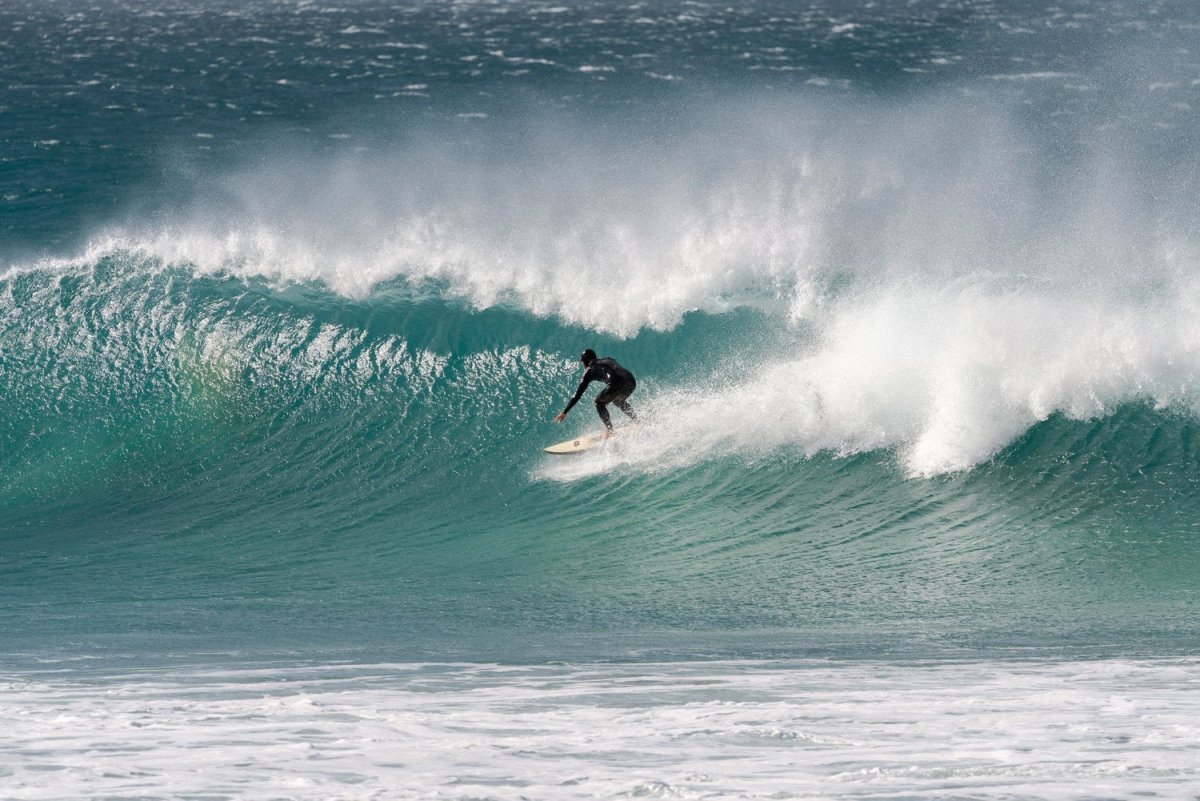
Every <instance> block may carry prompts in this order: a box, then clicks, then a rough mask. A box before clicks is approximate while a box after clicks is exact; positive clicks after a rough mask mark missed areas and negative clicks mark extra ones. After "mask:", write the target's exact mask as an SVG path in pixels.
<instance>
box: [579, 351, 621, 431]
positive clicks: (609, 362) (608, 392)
mask: <svg viewBox="0 0 1200 801" xmlns="http://www.w3.org/2000/svg"><path fill="white" fill-rule="evenodd" d="M593 381H603V382H604V383H605V384H606V385H607V386H606V387H605V389H604V391H603V392H601V393H600V394H599V395H597V396H596V414H598V415H600V420H601V421H603V423H604V427H605V428H607V429H608V430H609V431H612V421H611V420H609V419H608V404H610V403H611V404H614V405H615V406H616V407H617V408H618V409H620V410H621V411H623V412H625V414H627V415H629V416H630V417H631V418H633V419H634V420H636V419H637V415H635V414H634V413H633V409H632V408H631V407H630V405H629V404H628V403H626V402H625V399H626V398H628V397H629V396H630V395H631V394H633V391H634V390H635V389H637V381H636V380H635V379H634V377H633V373H631V372H629V371H628V370H626V369H625V368H624V367H622V366H621V365H619V364H617V362H616V360H615V359H607V358H606V359H596V360H595V361H594V362H592V363H591V365H589V366H588V369H587V372H586V373H584V374H583V380H582V381H580V382H579V389H577V390H575V397H573V398H571V402H570V403H568V404H567V408H565V409H563V412H562V413H563V414H566V413H567V412H569V411H571V407H572V406H574V405H575V404H576V403H578V402H579V399H580V398H582V397H583V391H584V390H585V389H587V386H588V384H590V383H592V382H593Z"/></svg>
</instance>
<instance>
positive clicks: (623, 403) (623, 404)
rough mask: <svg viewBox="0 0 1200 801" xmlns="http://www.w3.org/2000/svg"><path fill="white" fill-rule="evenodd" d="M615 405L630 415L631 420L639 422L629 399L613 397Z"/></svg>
mask: <svg viewBox="0 0 1200 801" xmlns="http://www.w3.org/2000/svg"><path fill="white" fill-rule="evenodd" d="M613 405H614V406H616V407H617V408H618V409H620V410H621V411H623V412H625V414H627V415H629V419H630V420H632V421H633V422H635V423H636V422H637V415H636V414H634V412H633V407H632V406H630V405H629V401H627V400H625V398H613Z"/></svg>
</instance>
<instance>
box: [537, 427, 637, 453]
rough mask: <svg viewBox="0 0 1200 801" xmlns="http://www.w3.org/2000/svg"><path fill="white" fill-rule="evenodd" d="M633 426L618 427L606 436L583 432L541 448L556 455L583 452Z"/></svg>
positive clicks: (630, 429) (631, 428)
mask: <svg viewBox="0 0 1200 801" xmlns="http://www.w3.org/2000/svg"><path fill="white" fill-rule="evenodd" d="M633 428H634V427H633V426H625V427H624V428H618V429H616V430H615V431H613V435H612V437H606V436H604V434H603V433H600V434H584V435H583V436H580V437H576V438H575V439H569V440H567V441H566V442H560V443H558V444H557V445H551V446H550V447H548V448H543V449H542V450H544V451H545V452H546V453H553V454H556V455H564V454H571V453H583V452H584V451H590V450H591V449H592V448H596V447H598V446H600V445H603V444H604V443H605V442H609V441H611V440H613V439H615V438H617V437H619V436H621V435H622V434H624V433H626V432H629V431H632V430H633Z"/></svg>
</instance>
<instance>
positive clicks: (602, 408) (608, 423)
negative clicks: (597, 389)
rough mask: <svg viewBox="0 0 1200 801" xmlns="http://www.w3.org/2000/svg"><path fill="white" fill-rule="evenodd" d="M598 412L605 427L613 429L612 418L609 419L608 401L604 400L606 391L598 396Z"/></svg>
mask: <svg viewBox="0 0 1200 801" xmlns="http://www.w3.org/2000/svg"><path fill="white" fill-rule="evenodd" d="M596 414H598V415H600V421H601V422H602V423H604V427H605V428H607V429H608V430H609V431H612V420H610V419H608V401H607V400H604V393H601V394H600V396H599V397H597V398H596Z"/></svg>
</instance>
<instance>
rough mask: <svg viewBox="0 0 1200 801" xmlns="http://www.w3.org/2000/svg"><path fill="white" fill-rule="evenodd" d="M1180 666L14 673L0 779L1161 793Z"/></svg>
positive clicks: (1183, 744)
mask: <svg viewBox="0 0 1200 801" xmlns="http://www.w3.org/2000/svg"><path fill="white" fill-rule="evenodd" d="M80 678H82V680H80ZM1198 678H1200V676H1198V669H1197V665H1196V664H1195V663H1194V662H1193V661H1188V660H1158V661H1135V662H1133V661H1123V660H1101V661H1084V662H1074V663H1072V662H1028V663H1020V662H1014V663H1006V662H999V663H987V662H984V663H978V664H946V665H938V664H927V665H886V664H853V663H851V664H842V665H838V664H827V663H817V662H795V663H783V664H762V663H753V662H729V663H707V664H706V663H696V664H661V665H654V664H650V665H627V666H620V665H583V666H570V667H562V666H557V667H556V666H543V667H536V666H533V667H520V666H513V667H500V666H465V665H464V666H452V665H391V666H388V665H377V666H350V665H340V666H327V667H314V668H287V667H278V668H268V669H265V670H229V671H219V672H208V673H206V672H204V671H197V670H173V671H171V673H170V675H167V674H165V673H164V674H156V673H154V672H153V671H143V672H141V673H139V674H135V675H125V676H121V675H117V676H111V677H99V678H95V677H89V676H83V677H79V678H77V677H76V676H74V675H73V674H72V673H66V674H63V675H59V676H53V677H50V678H46V677H37V678H33V679H32V681H27V680H24V679H23V678H22V677H12V678H10V679H8V680H7V681H4V682H0V687H2V688H3V690H4V692H3V693H2V694H0V712H3V714H4V719H5V720H6V721H7V724H6V738H5V740H4V747H3V748H0V775H3V776H4V777H5V781H4V784H5V796H6V797H7V798H11V799H14V801H16V799H26V800H27V801H39V800H40V799H49V798H84V797H99V796H103V797H118V796H120V797H127V796H137V797H139V798H181V797H214V796H219V797H222V798H231V799H269V798H290V799H297V800H298V801H299V800H300V799H328V798H340V799H358V798H361V799H410V798H411V799H418V798H431V797H446V798H482V797H487V798H493V799H514V801H515V799H593V798H604V799H608V798H619V797H626V796H634V797H639V796H649V797H683V798H700V797H703V798H713V799H723V798H729V799H734V798H811V797H822V798H863V797H868V796H871V797H874V796H887V797H897V796H905V797H923V798H961V797H984V796H993V795H997V796H1004V797H1012V798H1040V799H1060V798H1061V799H1068V798H1078V797H1080V796H1081V795H1086V796H1089V797H1092V796H1094V797H1106V798H1125V797H1130V796H1135V795H1154V796H1155V797H1158V798H1180V799H1182V798H1190V797H1192V795H1193V794H1194V788H1195V786H1196V782H1197V780H1200V773H1198V771H1197V768H1196V765H1197V764H1198V763H1200V753H1198V747H1197V743H1198V742H1200V739H1198V735H1200V730H1198V729H1197V720H1198V719H1200V709H1198V705H1197V699H1196V697H1195V695H1196V694H1195V692H1194V687H1195V684H1196V682H1197V680H1198Z"/></svg>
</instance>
